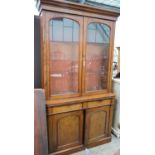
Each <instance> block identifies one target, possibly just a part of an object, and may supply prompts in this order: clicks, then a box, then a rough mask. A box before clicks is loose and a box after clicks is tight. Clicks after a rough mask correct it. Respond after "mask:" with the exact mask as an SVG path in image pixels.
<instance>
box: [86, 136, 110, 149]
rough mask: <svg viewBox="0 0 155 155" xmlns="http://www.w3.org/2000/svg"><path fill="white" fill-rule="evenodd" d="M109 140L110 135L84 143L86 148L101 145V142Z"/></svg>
mask: <svg viewBox="0 0 155 155" xmlns="http://www.w3.org/2000/svg"><path fill="white" fill-rule="evenodd" d="M109 142H111V136H110V137H106V138H103V139H100V140H98V141H96V142H94V143H90V144H87V145H85V147H86V148H90V147H95V146H98V145H101V144H105V143H109Z"/></svg>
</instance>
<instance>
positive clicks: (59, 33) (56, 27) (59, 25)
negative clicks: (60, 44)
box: [51, 19, 63, 41]
mask: <svg viewBox="0 0 155 155" xmlns="http://www.w3.org/2000/svg"><path fill="white" fill-rule="evenodd" d="M52 26H53V28H52V29H53V31H52V34H53V35H52V34H51V35H52V37H51V38H53V40H55V41H63V21H62V20H60V19H58V20H55V21H53V22H52Z"/></svg>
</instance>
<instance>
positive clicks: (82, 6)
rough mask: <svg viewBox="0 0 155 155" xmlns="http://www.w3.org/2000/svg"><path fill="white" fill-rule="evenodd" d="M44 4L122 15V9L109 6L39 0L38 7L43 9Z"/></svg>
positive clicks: (114, 15) (116, 15) (102, 13)
mask: <svg viewBox="0 0 155 155" xmlns="http://www.w3.org/2000/svg"><path fill="white" fill-rule="evenodd" d="M42 5H53V6H55V7H61V8H67V9H72V10H78V11H86V12H90V13H96V14H100V15H109V16H113V17H118V16H119V15H120V10H119V9H118V10H113V9H107V8H99V7H97V6H96V7H95V6H89V5H85V4H79V3H73V2H68V1H64V2H63V1H62V2H61V1H59V2H58V1H57V0H40V1H38V2H37V5H36V6H37V8H38V10H39V11H41V10H42V7H41V6H42Z"/></svg>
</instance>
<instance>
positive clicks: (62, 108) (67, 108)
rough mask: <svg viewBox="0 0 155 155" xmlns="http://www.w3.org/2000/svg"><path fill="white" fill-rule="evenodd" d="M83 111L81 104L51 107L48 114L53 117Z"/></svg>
mask: <svg viewBox="0 0 155 155" xmlns="http://www.w3.org/2000/svg"><path fill="white" fill-rule="evenodd" d="M81 109H82V103H81V104H75V105H66V106H59V107H50V108H48V109H47V113H48V115H51V114H58V113H63V112H69V111H75V110H81Z"/></svg>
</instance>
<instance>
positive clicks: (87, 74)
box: [83, 17, 114, 94]
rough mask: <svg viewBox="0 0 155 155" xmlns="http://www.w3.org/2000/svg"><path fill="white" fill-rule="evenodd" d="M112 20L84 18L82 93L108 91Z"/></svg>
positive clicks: (111, 48)
mask: <svg viewBox="0 0 155 155" xmlns="http://www.w3.org/2000/svg"><path fill="white" fill-rule="evenodd" d="M113 26H114V25H113V22H111V21H106V20H100V19H95V18H86V17H85V18H84V31H85V35H84V41H85V43H84V56H83V57H84V69H83V92H84V94H99V93H104V92H108V89H110V87H111V86H110V84H109V83H110V82H111V69H112V68H111V63H112V61H111V59H112V53H113V33H114V32H113V29H112V27H113Z"/></svg>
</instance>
